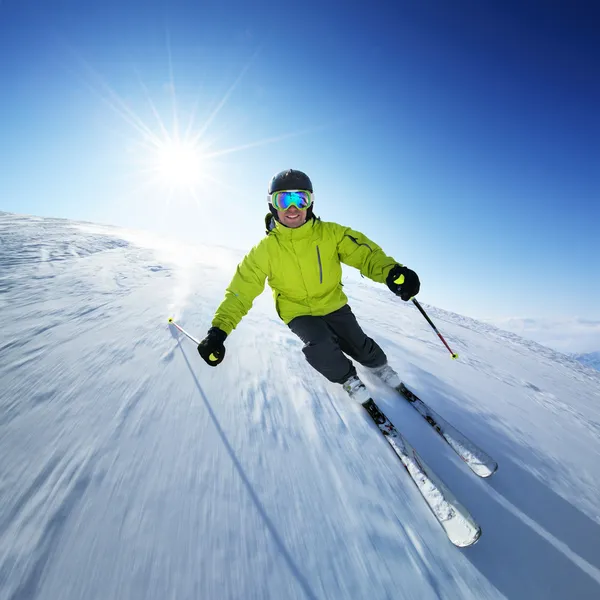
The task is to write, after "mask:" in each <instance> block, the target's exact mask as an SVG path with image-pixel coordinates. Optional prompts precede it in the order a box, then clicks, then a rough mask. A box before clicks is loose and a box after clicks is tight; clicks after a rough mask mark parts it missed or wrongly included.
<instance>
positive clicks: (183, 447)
mask: <svg viewBox="0 0 600 600" xmlns="http://www.w3.org/2000/svg"><path fill="white" fill-rule="evenodd" d="M257 235H260V230H259V229H258V228H257ZM257 239H258V238H257ZM240 256H241V254H240V253H239V252H236V251H233V250H229V249H226V248H206V247H202V246H198V247H192V246H185V245H183V244H178V243H176V242H174V241H171V240H164V239H160V238H158V237H156V236H150V235H148V234H143V233H140V232H132V231H127V230H122V229H117V228H111V227H105V226H99V225H93V224H89V223H74V222H69V221H64V220H59V219H43V218H36V217H21V216H16V215H9V214H5V213H0V331H1V332H2V333H1V334H0V456H1V457H2V460H1V461H0V600H30V599H35V600H38V599H39V600H46V599H55V598H56V599H58V598H60V599H61V600H63V599H64V600H75V599H80V598H86V600H96V599H97V600H101V599H102V600H104V599H106V598H111V599H127V600H137V599H139V600H142V599H143V600H154V599H156V600H163V599H165V598H171V599H188V598H202V599H218V600H228V599H232V600H233V599H241V598H243V599H245V600H246V599H260V600H263V599H273V600H275V599H277V600H279V599H282V598H285V599H286V600H287V599H290V600H293V599H310V600H313V599H319V600H321V599H336V600H339V599H341V598H352V599H354V598H356V599H363V598H364V599H369V600H373V599H380V598H381V599H384V598H385V599H387V598H390V599H392V598H393V599H398V598H406V599H408V598H418V599H420V600H421V599H430V598H431V599H433V598H443V599H448V600H455V599H457V598H466V599H478V600H479V599H496V598H511V599H512V598H515V599H523V600H524V599H531V598H545V599H559V598H560V599H562V598H578V599H579V598H590V599H591V598H598V597H600V490H599V489H598V488H599V484H598V482H599V481H600V460H599V458H600V402H599V401H600V373H598V372H596V371H593V370H591V369H588V368H586V367H584V366H582V365H581V364H579V363H577V362H575V361H574V360H573V359H572V358H569V357H567V356H565V355H562V354H560V353H556V352H553V351H552V350H549V349H548V348H545V347H543V346H540V345H538V344H535V343H534V342H529V341H526V340H523V339H521V338H519V337H518V336H516V335H514V334H510V333H507V332H503V331H501V330H498V329H496V328H494V327H492V326H490V325H487V324H483V323H480V322H477V321H474V320H472V319H469V318H467V317H463V316H460V315H455V314H452V313H448V312H446V311H443V310H441V309H437V308H434V307H426V308H427V310H428V311H429V312H430V313H431V316H432V318H433V319H434V321H435V322H436V323H437V325H438V328H439V329H440V331H442V332H443V334H444V336H445V337H446V338H447V339H448V341H449V342H450V345H451V346H452V347H453V348H455V349H456V351H458V352H459V354H460V359H459V360H458V361H452V360H450V358H449V356H448V355H447V351H446V350H445V349H444V347H443V346H442V345H441V344H440V343H439V340H438V339H437V337H436V336H435V335H434V334H433V332H432V331H431V330H430V328H429V326H428V325H427V323H426V322H425V321H424V320H423V319H422V317H421V316H420V315H419V314H418V312H417V311H416V310H415V309H414V307H412V306H411V305H409V304H404V303H401V302H399V301H397V300H396V299H395V298H394V297H393V296H391V295H390V293H389V292H388V291H387V290H386V289H385V288H384V287H383V286H377V285H376V284H371V282H368V281H364V280H361V279H360V277H357V276H356V275H355V274H354V273H351V272H348V273H346V274H345V281H344V283H345V290H346V292H347V293H348V295H349V297H350V303H351V305H352V307H353V310H354V312H355V313H356V315H357V317H358V319H359V321H360V322H361V324H362V325H363V327H364V328H365V330H366V331H367V332H368V333H369V334H371V335H373V336H374V337H375V338H376V339H377V340H378V341H379V342H380V344H381V345H382V346H383V348H384V349H385V351H386V352H387V354H388V357H389V359H390V362H391V363H392V364H393V365H394V366H395V367H396V368H397V370H398V371H399V372H400V373H401V374H402V376H403V379H404V381H405V383H406V384H407V385H408V387H409V388H411V389H413V390H414V391H415V393H417V394H418V395H419V396H420V397H421V398H422V399H423V400H424V401H425V402H427V403H428V404H429V405H430V406H431V407H432V408H433V409H434V410H436V411H437V412H439V413H440V415H442V416H443V417H444V418H445V419H447V420H448V421H449V422H450V423H452V424H453V425H455V426H456V427H457V428H458V429H460V430H461V431H462V432H463V433H465V434H466V435H468V436H469V437H470V438H472V440H473V441H474V442H475V443H477V444H478V445H480V446H481V447H482V448H483V449H485V450H486V451H487V452H489V453H490V455H491V456H493V457H494V458H495V459H496V460H497V461H498V463H499V465H500V466H499V470H498V473H497V474H495V475H494V476H493V477H492V478H491V479H489V480H481V479H478V478H477V477H475V476H474V475H473V474H472V473H471V472H470V470H469V469H468V468H467V467H466V465H463V464H461V463H460V461H458V460H457V458H456V455H455V454H454V453H453V452H452V450H451V449H449V448H448V447H447V445H446V444H445V443H444V442H443V441H442V440H440V439H439V437H438V436H437V435H435V433H434V432H432V431H431V428H430V427H429V425H428V424H427V423H425V422H424V421H423V420H422V419H421V417H420V416H419V415H418V414H416V411H414V410H413V409H412V408H411V407H410V406H409V405H408V404H407V403H406V402H404V401H403V400H402V399H400V398H399V397H398V396H397V395H396V394H395V393H394V392H393V391H390V390H387V389H385V388H383V387H381V386H380V385H378V384H377V382H375V381H371V380H369V378H368V375H365V379H366V380H367V382H368V383H369V384H370V385H371V387H372V390H373V392H374V396H375V397H376V400H377V402H378V404H379V405H380V406H381V409H382V410H383V411H384V412H385V414H386V415H387V416H388V417H389V418H390V420H391V421H392V422H393V423H394V424H395V425H396V426H397V427H398V429H399V430H400V431H401V432H402V433H403V434H404V435H406V437H407V439H408V440H409V442H410V443H411V444H412V445H414V447H415V448H416V450H417V451H418V452H419V454H420V455H421V456H422V457H423V459H424V460H425V462H426V463H427V464H428V465H429V466H430V467H431V468H432V469H433V470H434V472H435V473H436V474H438V475H439V476H440V477H441V479H442V480H443V481H444V482H445V483H446V484H448V485H449V486H450V488H451V490H452V491H453V493H454V494H455V495H456V496H457V498H458V499H459V500H460V502H461V503H462V504H464V505H465V506H466V507H467V508H468V509H469V510H470V511H471V513H472V514H473V516H474V517H475V519H476V520H477V521H478V522H479V523H480V524H481V526H482V529H483V535H482V538H481V539H480V540H479V542H478V543H477V544H476V545H475V546H473V547H471V548H467V549H464V550H459V549H457V548H455V547H454V546H452V545H451V544H450V543H449V542H448V540H447V538H446V536H445V535H444V533H443V531H442V530H441V528H440V527H439V525H438V524H437V523H436V522H435V521H434V519H433V518H432V516H431V514H430V512H429V509H428V508H427V506H426V505H425V503H424V502H423V500H422V498H421V496H420V494H419V492H418V490H417V489H416V487H415V486H414V485H413V483H412V482H411V481H410V479H409V477H408V476H407V474H406V473H405V472H404V469H403V467H402V466H401V464H400V463H399V461H398V459H397V457H396V456H395V455H394V454H393V452H392V451H391V449H390V448H389V446H388V444H387V443H386V441H385V440H384V439H383V438H382V436H381V435H380V433H379V432H378V430H377V428H376V426H375V425H374V424H373V423H372V422H371V420H370V418H369V417H368V415H367V414H366V413H365V412H364V411H363V409H362V408H361V407H359V406H356V405H353V404H352V403H351V402H350V401H349V400H348V398H347V397H346V396H345V394H344V392H343V391H342V390H341V389H340V388H339V386H335V385H333V384H330V383H329V382H327V381H326V380H324V379H323V378H322V377H321V376H319V375H318V374H316V373H315V372H314V371H312V370H311V368H310V367H309V366H308V365H307V364H306V363H305V362H304V357H303V355H302V352H301V342H300V341H299V340H298V339H297V338H295V336H294V335H293V334H292V333H291V332H290V331H289V330H288V329H287V328H286V327H285V326H284V325H283V324H282V323H281V322H280V321H279V319H278V317H277V315H276V314H275V312H274V308H273V306H272V299H271V296H270V293H269V291H267V292H266V293H265V294H263V295H262V296H261V297H260V298H258V299H257V301H256V302H255V307H254V309H253V310H252V311H251V312H250V314H249V315H248V316H247V317H246V318H245V320H244V321H243V322H242V324H241V325H240V326H239V327H238V329H237V330H236V331H235V332H234V333H233V334H232V335H231V336H230V338H229V339H228V341H227V343H226V345H227V352H228V354H227V359H226V360H225V362H224V363H223V364H222V365H221V366H219V367H218V368H217V369H211V368H209V367H207V366H206V365H205V364H204V363H203V362H202V361H201V360H200V359H199V357H198V355H197V353H196V349H195V348H194V345H193V344H192V343H191V342H190V341H189V340H188V339H187V338H185V337H183V336H180V335H178V333H177V332H176V331H175V330H174V329H171V328H169V327H168V325H167V322H166V321H167V317H168V316H174V317H175V318H176V319H178V320H179V321H180V323H181V325H182V326H183V327H185V328H186V329H187V330H189V331H190V332H192V333H193V334H194V335H196V336H197V337H202V335H203V334H204V332H205V331H206V329H207V328H208V327H209V326H210V319H211V317H212V314H213V312H214V309H215V308H216V306H217V304H218V303H219V302H220V300H221V298H222V294H223V291H224V289H225V287H226V285H227V283H228V282H229V279H230V277H231V274H232V273H233V269H234V268H235V265H236V264H237V261H238V260H239V258H240ZM423 301H425V299H424V300H423ZM360 370H361V369H360V367H359V371H360Z"/></svg>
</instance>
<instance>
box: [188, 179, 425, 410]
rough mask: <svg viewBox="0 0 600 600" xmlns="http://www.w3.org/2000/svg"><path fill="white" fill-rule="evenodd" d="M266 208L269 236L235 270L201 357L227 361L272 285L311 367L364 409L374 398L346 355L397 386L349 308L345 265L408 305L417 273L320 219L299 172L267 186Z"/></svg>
mask: <svg viewBox="0 0 600 600" xmlns="http://www.w3.org/2000/svg"><path fill="white" fill-rule="evenodd" d="M268 203H269V211H270V212H269V214H267V217H266V219H265V223H266V226H267V236H266V237H265V238H264V239H263V240H262V241H261V242H259V243H258V244H257V245H256V246H255V247H254V248H252V250H250V252H249V253H248V254H247V255H246V256H245V257H244V259H243V260H242V262H241V263H240V264H239V265H238V267H237V271H236V273H235V275H234V277H233V279H232V281H231V283H230V284H229V287H228V288H227V290H226V293H225V299H224V300H223V302H222V303H221V305H220V306H219V307H218V308H217V311H216V313H215V316H214V319H213V321H212V327H211V328H210V329H209V330H208V333H207V335H206V337H205V338H204V339H203V340H202V341H201V342H200V344H199V345H198V352H199V353H200V356H202V358H203V359H204V360H205V361H206V362H207V363H208V364H209V365H211V366H217V365H218V364H220V363H221V362H222V361H223V359H224V358H225V345H224V342H225V339H226V338H227V336H228V335H229V334H230V333H231V332H232V331H233V329H235V327H236V326H237V325H238V323H239V322H240V321H241V319H242V318H243V317H244V315H246V313H247V312H248V311H249V310H250V308H251V307H252V303H253V301H254V299H255V298H256V297H257V296H258V295H259V294H261V293H262V291H263V290H264V286H265V280H267V279H268V282H269V286H270V287H271V288H272V289H273V296H274V299H275V307H276V309H277V313H278V314H279V316H280V318H281V319H282V320H283V321H284V322H285V323H286V324H287V325H288V327H289V328H290V329H291V330H292V331H293V332H294V333H295V334H296V335H297V336H298V337H299V338H300V339H301V340H302V341H303V342H304V347H303V349H302V351H303V353H304V355H305V357H306V360H307V361H308V363H309V364H310V365H311V366H312V367H314V368H315V369H316V370H317V371H319V373H321V374H322V375H324V376H325V377H326V378H327V379H329V381H332V382H334V383H340V384H342V386H343V388H344V390H345V391H346V392H347V393H348V394H349V395H350V397H351V398H353V399H354V400H356V401H357V402H360V403H361V404H362V403H363V402H366V401H367V400H368V399H369V393H368V392H367V389H366V388H365V386H364V384H363V383H362V381H361V380H360V379H359V378H358V376H357V373H356V369H355V367H354V365H353V363H352V362H351V361H350V360H349V358H348V356H350V357H351V358H353V359H354V360H356V361H357V362H359V363H360V364H362V365H364V366H365V367H367V368H368V369H369V370H370V371H371V372H372V373H373V374H374V375H375V376H377V377H379V378H380V379H381V380H383V381H384V382H385V383H387V384H388V385H391V386H397V385H399V384H400V379H399V377H398V374H397V373H396V372H395V371H394V370H393V369H392V368H391V367H390V366H389V365H388V363H387V357H386V355H385V353H384V352H383V350H382V349H381V348H380V347H379V345H378V344H377V343H376V342H375V341H374V340H372V339H371V338H370V337H368V336H367V335H366V334H365V333H364V332H363V330H362V329H361V327H360V326H359V324H358V322H357V321H356V318H355V316H354V314H353V313H352V311H351V309H350V306H349V305H348V298H347V297H346V295H345V294H344V292H343V290H342V267H341V264H340V263H342V262H343V263H344V264H347V265H350V266H352V267H355V268H357V269H360V272H361V273H362V274H363V275H365V276H366V277H369V278H370V279H372V280H373V281H376V282H378V283H386V284H387V286H388V287H389V288H390V290H391V291H392V292H393V293H394V294H396V295H397V296H400V298H401V299H402V300H404V301H407V300H410V299H411V298H412V297H413V296H415V295H416V294H417V293H418V292H419V288H420V282H419V277H418V276H417V274H416V273H415V272H414V271H412V270H411V269H408V268H407V267H405V266H403V265H401V264H399V263H398V262H397V261H395V260H394V259H393V258H391V257H389V256H386V254H385V253H384V252H383V250H382V249H381V248H380V247H379V246H377V245H376V244H374V243H373V242H372V241H371V240H369V239H368V238H366V237H365V236H364V235H363V234H362V233H359V232H358V231H355V230H353V229H350V228H348V227H344V226H343V225H339V224H337V223H331V222H325V221H321V220H320V219H319V218H317V217H316V216H315V215H314V213H313V206H314V197H313V185H312V182H311V180H310V179H309V178H308V176H307V175H306V174H305V173H303V172H301V171H296V170H293V169H289V170H287V171H282V172H281V173H278V174H277V175H275V176H274V177H273V178H272V179H271V181H270V183H269V188H268ZM346 355H347V356H346Z"/></svg>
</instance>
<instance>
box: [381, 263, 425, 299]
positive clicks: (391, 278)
mask: <svg viewBox="0 0 600 600" xmlns="http://www.w3.org/2000/svg"><path fill="white" fill-rule="evenodd" d="M385 282H386V283H387V286H388V287H389V288H390V290H392V292H394V294H396V296H400V298H402V300H404V302H406V301H407V300H410V299H411V298H412V297H413V296H416V295H417V294H418V293H419V290H420V289H421V282H420V281H419V276H418V275H417V274H416V273H415V272H414V271H411V270H410V269H408V268H407V267H403V266H402V265H396V266H394V267H392V268H391V269H390V272H389V273H388V276H387V278H386V280H385Z"/></svg>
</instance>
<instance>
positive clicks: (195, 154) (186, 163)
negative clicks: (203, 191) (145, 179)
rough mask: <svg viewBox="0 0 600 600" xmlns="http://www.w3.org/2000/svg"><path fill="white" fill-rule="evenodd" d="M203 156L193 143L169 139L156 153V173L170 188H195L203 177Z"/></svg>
mask: <svg viewBox="0 0 600 600" xmlns="http://www.w3.org/2000/svg"><path fill="white" fill-rule="evenodd" d="M202 163H203V156H202V153H201V152H200V149H199V148H198V146H197V145H196V144H194V143H192V142H188V141H180V140H173V139H169V140H166V141H165V142H164V143H162V144H160V145H159V146H158V147H157V148H156V151H155V156H154V169H153V170H154V172H155V174H156V176H157V177H158V179H160V180H161V181H162V182H163V183H166V184H168V185H170V186H174V187H179V186H185V187H189V186H193V185H195V184H197V183H198V182H199V180H200V179H201V177H202Z"/></svg>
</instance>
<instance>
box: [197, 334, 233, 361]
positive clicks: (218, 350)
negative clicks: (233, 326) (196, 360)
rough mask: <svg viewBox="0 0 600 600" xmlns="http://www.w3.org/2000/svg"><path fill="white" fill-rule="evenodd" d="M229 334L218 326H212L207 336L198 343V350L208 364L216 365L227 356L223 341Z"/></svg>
mask: <svg viewBox="0 0 600 600" xmlns="http://www.w3.org/2000/svg"><path fill="white" fill-rule="evenodd" d="M226 338H227V334H226V333H225V332H224V331H223V330H222V329H219V328H218V327H211V328H210V329H209V330H208V333H207V334H206V337H205V338H204V339H203V340H202V341H201V342H200V343H199V344H198V352H199V353H200V356H201V357H202V358H203V359H204V361H205V362H206V364H208V365H210V366H211V367H216V366H217V365H220V364H221V363H222V362H223V359H224V358H225V346H224V344H223V342H224V341H225V339H226Z"/></svg>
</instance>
